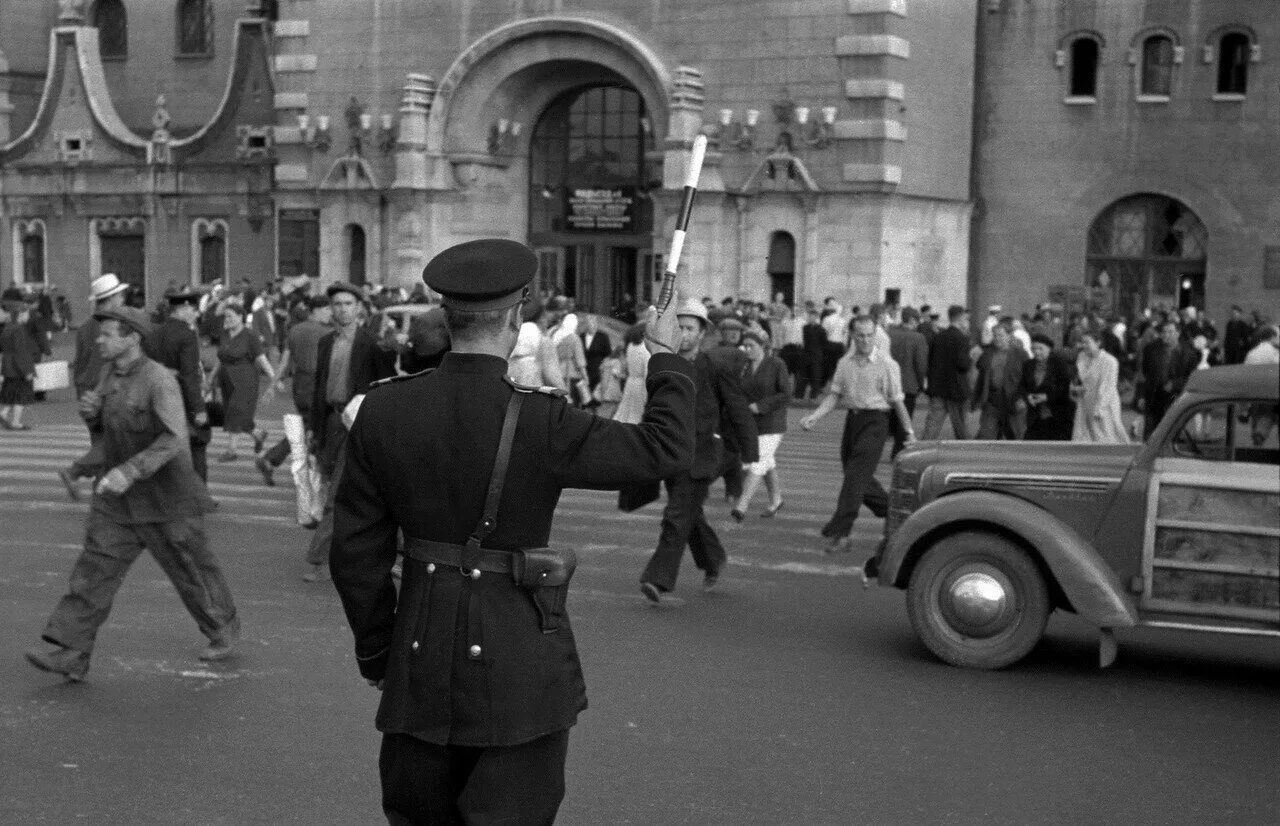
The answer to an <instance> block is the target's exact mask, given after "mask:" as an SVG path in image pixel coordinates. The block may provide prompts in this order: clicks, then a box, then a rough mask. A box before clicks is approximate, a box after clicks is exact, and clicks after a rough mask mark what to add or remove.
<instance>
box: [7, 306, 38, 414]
mask: <svg viewBox="0 0 1280 826" xmlns="http://www.w3.org/2000/svg"><path fill="white" fill-rule="evenodd" d="M5 310H6V311H7V312H8V314H9V323H8V324H5V325H4V329H3V330H0V378H3V379H4V384H0V427H3V428H4V429H6V430H30V429H31V425H28V424H23V423H22V408H23V407H24V406H25V405H29V404H31V403H32V402H34V401H35V392H34V390H33V389H32V382H33V381H35V377H36V362H37V361H39V360H40V343H39V342H38V341H36V339H35V337H34V336H33V335H32V334H31V328H30V325H29V324H28V321H29V319H30V317H31V305H30V304H28V303H26V302H25V301H23V302H16V301H15V302H6V304H5Z"/></svg>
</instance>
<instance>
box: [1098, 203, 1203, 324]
mask: <svg viewBox="0 0 1280 826" xmlns="http://www.w3.org/2000/svg"><path fill="white" fill-rule="evenodd" d="M1207 249H1208V232H1207V231H1206V230H1205V226H1204V223H1203V222H1201V220H1200V218H1199V217H1197V216H1196V214H1195V213H1194V212H1192V211H1191V209H1190V208H1188V207H1187V205H1186V204H1184V203H1182V202H1181V201H1178V200H1175V199H1174V198H1170V197H1167V196H1165V195H1154V194H1144V195H1132V196H1129V197H1127V198H1122V199H1121V200H1119V201H1116V202H1115V203H1113V204H1112V205H1111V206H1109V207H1107V208H1106V209H1104V210H1103V211H1102V212H1101V214H1099V215H1098V217H1097V218H1096V219H1094V222H1093V224H1092V226H1090V228H1089V242H1088V256H1087V264H1086V270H1085V278H1086V280H1085V286H1086V288H1087V289H1088V291H1089V295H1088V300H1089V303H1090V304H1091V305H1092V306H1093V307H1094V308H1096V309H1098V310H1100V311H1101V312H1103V313H1115V314H1119V315H1126V316H1128V317H1129V318H1135V317H1137V316H1138V315H1140V314H1141V313H1142V311H1143V310H1144V309H1146V308H1148V307H1152V306H1155V305H1157V304H1163V305H1165V306H1167V307H1170V308H1172V307H1187V306H1194V307H1197V308H1199V309H1204V303H1205V271H1206V270H1205V267H1206V264H1207Z"/></svg>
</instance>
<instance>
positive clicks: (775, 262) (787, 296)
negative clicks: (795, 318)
mask: <svg viewBox="0 0 1280 826" xmlns="http://www.w3.org/2000/svg"><path fill="white" fill-rule="evenodd" d="M766 269H767V270H768V273H769V301H770V302H772V301H773V299H774V297H775V296H776V295H777V294H778V293H782V300H783V301H784V302H785V303H787V304H788V305H793V304H794V302H795V300H796V239H795V238H793V237H791V233H789V232H782V231H778V232H775V233H774V234H773V235H771V236H770V237H769V261H768V264H767V266H766Z"/></svg>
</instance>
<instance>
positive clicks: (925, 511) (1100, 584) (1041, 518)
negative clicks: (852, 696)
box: [877, 490, 1138, 628]
mask: <svg viewBox="0 0 1280 826" xmlns="http://www.w3.org/2000/svg"><path fill="white" fill-rule="evenodd" d="M983 525H986V526H988V527H993V528H996V529H998V530H999V531H1000V532H1001V533H1004V534H1013V535H1014V536H1016V537H1018V538H1020V539H1021V540H1022V541H1023V542H1025V543H1026V544H1027V545H1029V546H1030V547H1031V548H1032V549H1033V550H1034V552H1035V553H1036V554H1038V555H1039V557H1040V559H1041V561H1043V563H1044V565H1045V566H1046V567H1047V568H1048V569H1049V571H1050V573H1051V574H1052V575H1053V577H1054V579H1055V580H1057V583H1058V586H1059V587H1060V588H1061V589H1062V592H1063V593H1064V594H1065V595H1066V597H1067V599H1068V600H1069V601H1070V603H1071V607H1072V609H1074V610H1075V612H1076V613H1077V614H1079V615H1080V616H1081V617H1083V618H1084V619H1086V620H1088V621H1090V622H1093V623H1095V624H1096V625H1098V626H1099V627H1101V628H1126V627H1132V626H1135V625H1137V624H1138V612H1137V607H1136V606H1135V604H1134V601H1133V599H1132V597H1130V595H1129V594H1128V593H1126V592H1125V590H1124V586H1123V585H1122V584H1121V582H1120V579H1119V577H1117V576H1116V574H1115V571H1113V570H1112V569H1111V567H1110V566H1109V565H1107V563H1106V562H1105V561H1104V560H1103V559H1102V557H1101V555H1099V554H1098V551H1097V550H1096V549H1095V548H1094V547H1093V545H1092V544H1091V543H1090V542H1089V541H1088V540H1087V539H1085V538H1084V537H1083V536H1081V535H1080V534H1079V532H1077V531H1076V530H1074V529H1073V528H1071V527H1070V526H1068V525H1067V524H1066V523H1064V522H1063V521H1062V520H1060V519H1058V518H1057V517H1056V516H1054V515H1053V514H1051V513H1049V512H1048V511H1046V510H1044V509H1043V508H1040V507H1037V506H1036V505H1033V504H1031V503H1030V502H1027V501H1026V500H1024V499H1019V498H1017V497H1015V496H1009V495H1007V494H1001V493H995V492H993V491H988V490H967V491H959V492H957V493H953V494H950V495H948V496H943V497H940V498H938V499H935V500H933V501H932V502H930V503H929V504H927V505H925V506H923V507H922V508H920V509H919V510H917V511H915V512H914V513H912V514H911V516H910V517H908V518H907V520H906V521H905V522H903V523H902V526H901V527H900V528H899V529H898V530H897V532H896V533H894V535H893V536H892V537H890V538H889V540H888V541H887V542H885V545H884V550H883V552H882V553H881V554H880V558H879V568H878V571H877V576H878V579H879V581H880V583H881V584H882V585H890V586H895V587H899V588H901V587H905V586H906V577H907V575H908V574H909V567H908V563H910V564H912V565H914V563H915V558H916V557H918V556H919V552H923V550H924V548H922V547H919V546H920V543H921V541H922V540H926V541H927V539H928V537H929V536H930V535H931V534H935V533H938V532H939V531H941V532H942V533H943V534H944V535H945V534H946V533H949V531H947V530H946V529H947V527H948V526H956V527H957V528H959V529H961V530H968V529H979V530H980V529H981V528H982V527H983ZM930 544H932V543H930ZM899 580H901V581H899Z"/></svg>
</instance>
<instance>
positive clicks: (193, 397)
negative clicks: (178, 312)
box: [145, 318, 205, 423]
mask: <svg viewBox="0 0 1280 826" xmlns="http://www.w3.org/2000/svg"><path fill="white" fill-rule="evenodd" d="M147 338H148V341H147V342H146V345H147V346H146V347H145V349H146V351H147V355H148V356H150V357H151V358H153V359H155V360H156V361H158V362H160V364H162V365H164V366H165V367H167V368H169V369H170V370H171V371H173V372H174V374H175V375H176V376H177V378H178V389H180V390H181V391H182V404H183V407H185V408H186V411H187V421H188V423H190V422H192V421H193V420H194V419H195V417H196V416H197V415H198V414H200V413H203V412H205V410H204V394H203V393H202V392H201V389H202V388H201V370H200V339H199V337H197V336H196V331H195V330H193V329H191V328H190V327H188V326H187V325H186V324H184V323H183V322H181V321H179V320H178V319H176V318H170V319H166V320H165V322H164V323H163V324H161V325H160V326H159V327H156V328H155V329H153V330H152V331H151V335H150V336H148V337H147Z"/></svg>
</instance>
